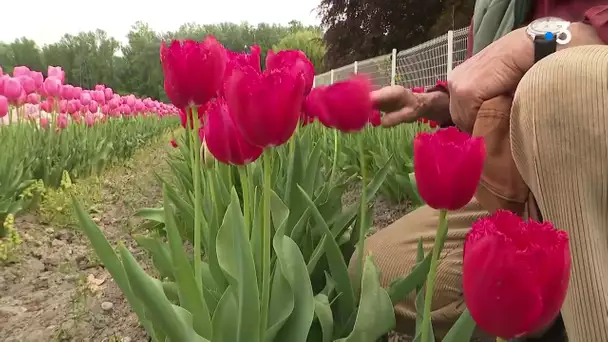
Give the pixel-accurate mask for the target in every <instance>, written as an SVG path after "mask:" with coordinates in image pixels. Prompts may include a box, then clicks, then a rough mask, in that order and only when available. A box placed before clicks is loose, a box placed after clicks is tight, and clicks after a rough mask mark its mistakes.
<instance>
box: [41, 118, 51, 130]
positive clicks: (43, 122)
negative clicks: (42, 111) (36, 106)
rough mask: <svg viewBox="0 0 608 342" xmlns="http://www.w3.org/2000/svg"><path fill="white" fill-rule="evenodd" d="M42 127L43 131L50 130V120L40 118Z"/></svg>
mask: <svg viewBox="0 0 608 342" xmlns="http://www.w3.org/2000/svg"><path fill="white" fill-rule="evenodd" d="M40 127H42V128H43V129H47V128H49V118H47V117H41V118H40Z"/></svg>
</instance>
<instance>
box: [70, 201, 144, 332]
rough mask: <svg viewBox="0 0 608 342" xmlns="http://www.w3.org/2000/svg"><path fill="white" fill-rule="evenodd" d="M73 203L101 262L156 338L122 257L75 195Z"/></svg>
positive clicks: (81, 224)
mask: <svg viewBox="0 0 608 342" xmlns="http://www.w3.org/2000/svg"><path fill="white" fill-rule="evenodd" d="M72 205H73V206H74V212H75V213H76V216H77V217H78V221H79V222H80V226H81V228H82V230H83V232H84V233H85V235H86V236H87V237H88V238H89V241H90V242H91V246H92V247H93V250H95V253H96V254H97V256H98V257H99V259H100V260H101V262H103V264H104V266H105V267H106V269H107V270H108V271H109V272H110V274H111V275H112V278H113V279H114V282H116V284H117V285H118V287H119V288H120V290H121V291H122V293H123V294H124V295H125V298H127V301H128V302H129V304H130V305H131V308H133V311H135V313H136V314H137V317H138V318H139V321H140V322H141V324H142V325H143V326H144V328H145V329H146V331H147V332H148V334H149V335H150V337H151V338H152V339H153V340H154V339H155V338H156V337H155V333H154V328H153V325H152V324H151V323H150V321H148V320H147V319H146V315H145V314H144V306H143V305H142V303H141V302H140V301H139V299H138V298H137V297H136V296H135V294H134V293H133V290H132V289H131V285H130V284H129V279H128V277H127V273H126V271H125V269H124V268H123V265H122V263H121V262H120V259H119V258H118V256H117V255H116V253H115V252H114V249H113V248H112V246H110V244H109V243H108V240H106V237H105V236H104V235H103V233H102V232H101V229H99V227H98V226H97V225H96V224H95V223H94V222H93V220H91V218H90V217H89V215H87V214H86V212H85V210H84V209H83V208H82V206H81V205H80V203H78V201H77V200H76V198H74V197H72Z"/></svg>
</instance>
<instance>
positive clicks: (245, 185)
mask: <svg viewBox="0 0 608 342" xmlns="http://www.w3.org/2000/svg"><path fill="white" fill-rule="evenodd" d="M238 169H239V176H240V178H241V190H242V193H243V216H244V218H245V234H246V236H247V239H249V238H251V225H250V222H249V221H250V214H251V211H250V210H249V206H250V205H249V182H248V180H247V165H243V166H239V167H238Z"/></svg>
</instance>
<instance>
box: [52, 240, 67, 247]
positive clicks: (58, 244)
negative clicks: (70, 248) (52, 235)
mask: <svg viewBox="0 0 608 342" xmlns="http://www.w3.org/2000/svg"><path fill="white" fill-rule="evenodd" d="M51 246H53V247H62V246H65V241H61V240H57V239H55V240H53V241H51Z"/></svg>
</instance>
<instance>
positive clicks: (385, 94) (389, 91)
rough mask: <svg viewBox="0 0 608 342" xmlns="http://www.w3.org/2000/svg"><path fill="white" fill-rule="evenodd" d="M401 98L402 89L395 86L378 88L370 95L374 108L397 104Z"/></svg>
mask: <svg viewBox="0 0 608 342" xmlns="http://www.w3.org/2000/svg"><path fill="white" fill-rule="evenodd" d="M402 96H403V88H402V87H395V86H390V87H384V88H380V89H378V90H374V91H372V92H371V93H370V97H371V99H372V103H373V104H374V106H375V107H382V106H384V105H387V104H390V103H394V102H398V100H399V98H400V97H402ZM378 109H381V108H378Z"/></svg>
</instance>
